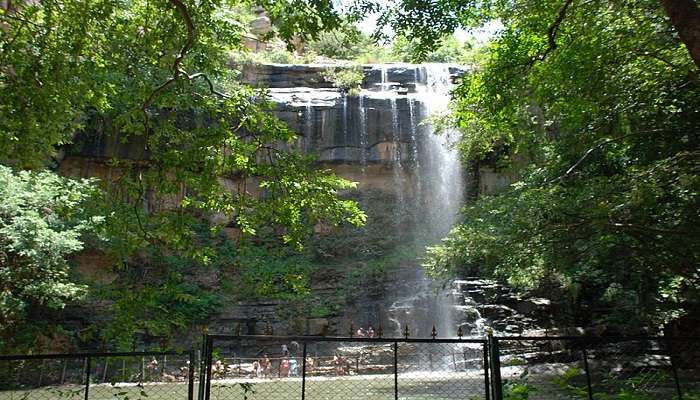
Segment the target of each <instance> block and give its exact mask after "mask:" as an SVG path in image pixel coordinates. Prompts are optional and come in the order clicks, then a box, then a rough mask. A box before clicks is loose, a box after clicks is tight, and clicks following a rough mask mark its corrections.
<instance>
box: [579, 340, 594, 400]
mask: <svg viewBox="0 0 700 400" xmlns="http://www.w3.org/2000/svg"><path fill="white" fill-rule="evenodd" d="M581 354H582V355H583V369H584V370H585V371H586V387H587V388H588V400H593V388H592V387H591V371H590V370H589V369H588V353H587V352H586V348H585V347H584V348H583V349H582V350H581Z"/></svg>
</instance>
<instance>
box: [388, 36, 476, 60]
mask: <svg viewBox="0 0 700 400" xmlns="http://www.w3.org/2000/svg"><path fill="white" fill-rule="evenodd" d="M419 49H420V41H419V40H418V39H415V38H409V37H406V36H398V37H396V38H394V40H393V41H392V43H391V54H392V57H393V58H395V59H397V60H399V61H403V62H414V61H417V60H420V61H423V62H435V63H456V64H469V63H470V62H471V59H472V53H473V46H472V44H471V43H470V42H465V43H461V42H460V41H459V40H458V39H457V38H456V37H455V36H454V35H447V36H445V37H443V38H441V40H440V43H439V46H437V47H436V48H435V49H434V50H433V51H431V52H429V53H427V54H421V52H420V51H419Z"/></svg>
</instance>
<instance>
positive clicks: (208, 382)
mask: <svg viewBox="0 0 700 400" xmlns="http://www.w3.org/2000/svg"><path fill="white" fill-rule="evenodd" d="M206 343H207V356H206V360H207V374H206V377H207V378H206V386H205V388H204V398H205V399H206V400H209V399H210V398H211V364H212V361H213V360H212V357H213V356H214V355H213V354H212V353H213V352H214V341H213V340H212V338H211V336H209V335H207V341H206Z"/></svg>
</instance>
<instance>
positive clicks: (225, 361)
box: [204, 336, 488, 400]
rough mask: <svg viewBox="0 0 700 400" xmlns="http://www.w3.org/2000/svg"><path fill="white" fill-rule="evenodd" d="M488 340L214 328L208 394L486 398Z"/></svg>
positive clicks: (278, 399) (282, 399) (378, 399)
mask: <svg viewBox="0 0 700 400" xmlns="http://www.w3.org/2000/svg"><path fill="white" fill-rule="evenodd" d="M486 343H487V342H486V341H485V340H453V339H424V340H422V339H382V338H373V339H370V338H363V339H358V338H312V337H272V336H257V337H246V336H213V337H211V339H210V346H211V347H210V353H211V359H210V361H209V362H210V365H211V373H210V374H209V376H210V382H209V391H208V393H206V394H205V397H204V399H217V400H218V399H221V400H224V399H261V400H265V399H270V400H272V399H275V400H286V399H290V400H291V399H305V400H306V399H313V400H316V399H319V400H320V399H329V400H330V399H332V400H343V399H348V400H349V399H373V400H383V399H385V400H392V399H393V400H395V399H411V400H422V399H482V398H484V396H486V393H488V372H487V364H486V363H485V361H484V355H485V353H486Z"/></svg>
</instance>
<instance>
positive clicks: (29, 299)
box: [0, 0, 364, 347]
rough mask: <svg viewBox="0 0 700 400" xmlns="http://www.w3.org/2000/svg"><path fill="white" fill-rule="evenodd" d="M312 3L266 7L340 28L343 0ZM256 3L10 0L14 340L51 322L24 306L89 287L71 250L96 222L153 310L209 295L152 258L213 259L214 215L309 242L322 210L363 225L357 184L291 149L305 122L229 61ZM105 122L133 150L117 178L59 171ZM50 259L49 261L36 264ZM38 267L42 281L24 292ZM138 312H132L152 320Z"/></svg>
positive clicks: (106, 246)
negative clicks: (288, 116) (80, 279)
mask: <svg viewBox="0 0 700 400" xmlns="http://www.w3.org/2000/svg"><path fill="white" fill-rule="evenodd" d="M301 3H302V2H298V1H296V0H292V1H280V2H277V1H271V2H267V3H266V4H264V6H265V8H266V10H267V12H268V14H269V15H270V16H271V18H272V19H273V20H274V21H275V26H276V30H277V34H278V36H279V37H281V38H282V39H285V40H288V39H290V38H292V37H300V38H302V39H306V38H307V37H310V36H313V35H315V34H316V33H317V32H318V31H320V30H322V29H332V28H335V27H337V26H339V23H340V17H339V15H338V13H337V12H336V11H335V10H334V9H333V8H332V6H331V5H330V4H329V3H326V2H312V3H311V4H306V3H304V4H305V6H304V7H300V4H301ZM249 6H250V5H249V4H248V3H245V2H241V3H236V2H219V1H211V2H210V1H205V2H199V3H197V6H196V7H193V6H191V5H189V4H186V3H184V2H182V1H179V0H172V1H169V2H157V3H153V2H150V1H134V2H128V3H119V2H116V3H115V2H113V1H97V2H91V3H90V4H89V5H86V4H83V3H82V2H75V1H68V2H65V1H51V0H49V1H42V2H27V3H24V2H4V3H2V5H1V8H0V26H1V29H0V93H1V97H2V102H1V104H0V160H2V162H3V163H4V164H6V165H9V166H11V168H12V169H11V170H10V169H3V178H2V179H3V182H4V183H5V182H7V185H3V194H4V196H5V198H6V199H15V200H13V201H12V202H9V203H8V205H7V208H6V209H5V208H3V213H2V216H1V217H2V219H1V220H0V229H1V230H2V232H3V234H2V235H3V236H2V240H1V244H2V249H1V250H0V253H1V254H2V264H0V276H2V277H3V279H2V280H0V293H2V305H1V306H0V309H2V314H3V316H7V318H5V317H3V318H2V320H1V322H0V338H1V339H0V347H2V345H3V343H2V342H3V341H4V342H5V344H7V345H12V341H17V340H20V339H21V338H22V337H23V335H22V334H21V332H22V329H23V328H25V327H26V328H27V329H29V328H31V326H25V323H26V324H29V325H32V324H36V323H38V322H40V320H41V318H32V319H31V320H26V319H24V318H23V316H25V315H26V313H24V312H23V309H24V308H25V305H26V304H27V303H31V304H32V308H33V310H34V311H35V312H38V313H41V311H42V310H44V311H49V310H52V309H53V310H57V309H60V308H62V307H63V306H64V305H65V301H67V300H70V299H75V298H76V297H79V296H80V295H81V294H84V291H83V290H80V288H81V287H83V286H79V285H75V284H73V283H71V282H72V281H73V280H74V279H76V278H72V279H71V278H69V276H68V275H69V273H68V268H67V257H68V256H69V255H71V253H74V252H76V251H78V250H80V249H81V248H82V247H83V244H82V243H83V242H84V241H85V240H87V239H88V238H87V237H86V236H85V235H84V234H85V233H87V227H88V226H89V225H90V222H91V221H96V220H101V221H102V222H104V223H103V224H102V225H101V227H100V229H101V232H99V234H100V236H101V241H99V242H95V243H94V245H95V246H97V247H98V248H99V249H100V250H101V252H102V253H103V254H104V255H105V256H106V257H108V258H109V259H110V260H111V263H112V264H113V266H114V268H116V269H117V272H118V273H119V274H120V275H124V274H126V272H128V271H129V270H131V269H138V270H140V271H141V273H140V275H141V278H140V279H131V280H128V279H127V280H123V281H121V283H120V284H122V287H121V290H122V292H121V294H122V295H124V294H127V293H129V294H131V295H132V297H133V296H136V297H134V298H132V299H131V300H136V301H139V303H138V304H139V306H141V307H148V305H149V304H151V303H153V302H149V301H146V300H143V299H151V298H156V299H157V298H163V296H165V298H166V300H163V299H161V300H163V301H160V303H159V304H168V303H170V304H175V305H177V304H178V302H179V304H184V303H187V301H188V299H190V297H197V296H196V295H195V294H194V292H193V290H194V288H186V287H181V286H182V285H181V284H180V283H181V282H180V281H181V280H178V279H177V278H176V277H175V278H173V274H176V273H177V271H175V270H173V271H171V272H170V273H167V274H165V276H166V277H169V278H168V279H167V280H166V281H165V282H166V283H165V284H163V283H162V282H161V283H159V284H158V285H156V286H155V292H153V291H149V290H150V286H149V281H148V280H147V279H144V277H145V276H146V271H148V265H150V264H158V262H157V261H154V260H153V259H152V258H151V257H149V254H148V253H149V252H156V253H162V254H163V255H164V256H167V257H174V256H177V257H185V258H187V259H190V260H192V261H193V262H196V263H198V264H208V263H211V262H212V260H213V258H215V256H216V254H215V253H216V251H215V249H213V248H212V247H210V246H206V245H205V242H203V241H202V240H201V237H200V235H198V233H197V231H196V228H197V226H199V225H201V221H202V219H208V220H211V221H217V223H214V224H212V225H211V227H210V229H211V231H212V232H211V233H210V235H215V234H216V232H218V231H219V230H220V229H221V228H222V227H223V225H225V224H229V226H230V227H231V228H232V229H236V230H238V231H240V232H242V233H243V234H247V235H254V234H255V233H256V232H257V231H258V230H259V229H260V228H261V227H267V226H272V227H276V229H277V232H278V233H279V235H278V236H279V238H280V239H281V241H283V242H285V243H287V244H290V245H294V246H297V247H299V246H301V244H302V241H303V239H304V238H305V237H307V236H308V234H309V233H310V232H311V231H312V228H313V226H314V224H316V223H317V222H320V221H324V222H326V223H331V224H338V223H351V224H356V225H359V224H361V223H362V222H363V220H364V214H363V213H362V212H361V211H360V210H359V208H358V207H357V204H356V203H355V202H353V201H349V200H344V199H341V198H340V197H338V196H337V191H339V190H344V189H351V188H352V187H353V186H354V185H353V184H352V183H351V182H348V181H345V180H343V179H340V178H337V177H336V176H334V175H332V174H330V173H328V172H326V171H322V170H317V169H314V168H313V161H312V160H311V159H308V158H307V157H305V156H303V155H301V154H297V153H294V152H290V151H282V150H279V146H278V144H279V143H284V142H290V141H293V140H294V138H295V135H294V133H293V132H291V131H289V130H288V128H287V127H286V125H284V124H283V123H281V122H280V121H278V120H276V119H275V118H274V117H272V116H271V115H270V114H269V113H267V112H266V104H265V101H264V93H263V92H256V91H253V90H251V89H250V88H247V87H244V86H241V85H239V84H237V83H236V81H235V73H234V72H233V71H232V70H230V69H229V68H228V67H227V61H228V54H229V53H230V52H231V51H233V50H235V49H239V48H240V47H241V46H242V35H243V34H244V33H245V28H246V27H245V25H244V18H245V16H246V15H247V14H246V13H240V12H238V11H237V10H240V9H242V8H243V9H244V8H247V7H249ZM76 134H77V136H76ZM101 135H108V136H109V135H111V136H112V137H116V138H118V139H119V140H121V142H122V143H124V144H125V146H127V148H130V149H132V151H131V152H130V153H129V154H128V155H127V156H126V157H114V158H113V159H112V161H111V162H110V163H109V164H110V165H109V167H110V172H109V173H107V174H106V176H102V177H101V178H102V180H101V181H99V182H96V181H90V182H84V183H77V182H75V181H73V180H70V179H59V178H57V177H55V176H53V177H52V175H53V174H54V172H51V170H52V169H56V168H58V167H59V166H60V163H61V161H62V159H63V157H64V156H65V155H66V154H69V155H70V153H71V152H72V151H75V148H71V149H68V151H66V148H65V146H66V145H68V144H71V143H73V142H75V141H76V138H79V139H80V140H79V141H81V142H84V143H88V144H89V143H91V142H94V141H95V138H99V137H102V136H101ZM97 141H99V140H97ZM134 149H136V150H135V151H134ZM78 151H79V149H78ZM103 156H104V155H103ZM107 156H108V157H113V156H110V155H109V154H107ZM22 170H35V171H36V172H20V171H22ZM98 187H99V190H98V192H99V193H96V194H91V196H93V197H95V199H93V200H94V201H93V203H92V204H91V206H90V208H89V209H88V208H86V207H84V204H83V199H84V198H85V197H87V195H88V194H87V193H88V192H90V193H92V191H93V190H95V189H96V188H98ZM38 189H41V190H38ZM256 191H258V192H264V195H256V194H255V192H256ZM52 196H53V197H52ZM20 228H21V229H20ZM205 236H206V235H205ZM29 239H31V240H29ZM154 249H155V250H154ZM156 250H157V251H156ZM37 269H38V270H41V273H31V274H30V271H32V270H37ZM127 275H128V274H127ZM138 275H139V274H137V276H138ZM5 278H7V279H5ZM27 279H29V280H31V284H30V285H28V286H26V287H24V288H23V289H21V290H20V288H22V287H23V286H25V285H27V282H26V280H27ZM178 282H180V283H178ZM163 285H165V286H163ZM178 285H179V286H178ZM117 287H119V285H117ZM173 288H176V289H177V288H179V289H177V290H175V291H174V292H173V290H174V289H173ZM57 292H60V293H57ZM169 293H172V294H169ZM187 296H190V297H187ZM167 299H173V300H174V302H173V301H170V300H167ZM131 300H128V299H127V298H119V299H118V300H117V302H116V307H120V304H126V305H129V306H130V307H133V306H134V303H133V302H132V301H131ZM141 300H143V301H141ZM201 301H206V299H197V300H196V302H201ZM125 302H126V303H125ZM197 307H199V306H197ZM197 307H194V311H196V310H198V308H197ZM202 307H203V306H202ZM165 309H167V310H171V311H172V310H173V308H172V307H171V308H167V307H166V308H165ZM155 310H157V308H156V309H154V310H153V311H155ZM153 311H152V312H149V313H146V314H151V315H153V314H155V312H153ZM138 312H139V311H138V310H135V311H134V312H133V313H132V314H133V315H131V316H130V317H129V318H131V319H132V320H138V317H137V316H138ZM142 314H143V313H142ZM117 315H120V314H119V312H117ZM202 315H204V316H206V314H202ZM173 320H174V321H177V320H178V319H177V318H175V319H173ZM140 321H141V324H142V325H143V324H145V323H147V321H143V320H140ZM127 327H130V325H129V324H128V323H124V324H123V327H122V328H123V329H126V328H127ZM157 330H158V331H162V330H163V329H157Z"/></svg>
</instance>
